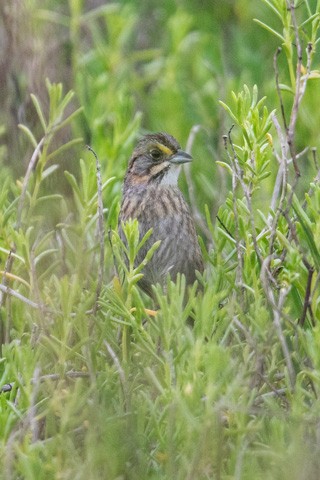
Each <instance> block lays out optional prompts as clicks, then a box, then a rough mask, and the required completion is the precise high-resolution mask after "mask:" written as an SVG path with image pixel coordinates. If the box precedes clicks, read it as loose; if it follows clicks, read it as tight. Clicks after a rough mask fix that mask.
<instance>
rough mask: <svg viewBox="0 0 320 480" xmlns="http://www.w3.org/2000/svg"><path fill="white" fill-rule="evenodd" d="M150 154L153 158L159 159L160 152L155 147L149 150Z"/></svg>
mask: <svg viewBox="0 0 320 480" xmlns="http://www.w3.org/2000/svg"><path fill="white" fill-rule="evenodd" d="M150 155H151V157H152V158H153V160H160V158H161V152H160V150H158V149H157V148H154V149H152V150H150Z"/></svg>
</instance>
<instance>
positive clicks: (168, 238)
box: [118, 132, 203, 297]
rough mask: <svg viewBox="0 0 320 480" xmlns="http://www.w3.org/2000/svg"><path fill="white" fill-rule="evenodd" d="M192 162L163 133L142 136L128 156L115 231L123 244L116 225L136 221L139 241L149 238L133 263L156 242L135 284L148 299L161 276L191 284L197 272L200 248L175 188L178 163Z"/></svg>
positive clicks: (162, 279) (187, 210) (186, 208)
mask: <svg viewBox="0 0 320 480" xmlns="http://www.w3.org/2000/svg"><path fill="white" fill-rule="evenodd" d="M191 161H192V157H191V155H189V154H188V153H186V152H185V151H183V150H182V149H181V147H180V145H179V143H178V142H177V140H176V139H175V138H174V137H172V136H171V135H169V134H168V133H164V132H161V133H154V134H148V135H145V136H143V137H142V138H141V139H140V140H139V141H138V143H137V145H136V147H135V149H134V151H133V153H132V156H131V158H130V161H129V164H128V168H127V172H126V175H125V178H124V183H123V197H122V203H121V208H120V214H119V225H118V230H119V234H120V238H121V239H122V241H123V242H124V243H126V239H125V236H124V233H123V229H122V225H123V224H124V223H125V222H127V221H128V220H130V219H137V220H138V223H139V235H140V240H141V239H142V238H143V236H144V235H145V234H146V233H147V232H148V231H149V229H152V234H151V236H150V237H149V238H148V240H147V241H146V243H145V244H144V245H143V247H142V248H141V249H140V250H139V252H138V253H137V256H136V265H139V264H140V263H141V262H142V261H143V260H144V258H145V256H146V254H147V252H148V250H149V249H150V248H151V246H152V245H153V244H154V243H155V242H156V241H158V240H160V241H161V242H160V246H159V247H158V248H157V250H156V251H155V252H154V254H153V256H152V258H151V259H150V260H149V261H148V263H147V265H146V266H145V267H144V269H143V271H142V273H143V278H142V279H141V280H140V281H139V286H140V287H141V288H142V290H143V291H145V292H146V293H147V294H148V295H149V296H151V297H153V290H152V285H156V284H158V283H159V284H160V285H162V287H164V288H165V286H166V282H167V277H168V275H169V276H170V278H171V280H173V281H175V280H176V278H177V275H178V274H179V273H180V274H183V275H184V276H185V278H186V284H187V285H191V284H193V283H194V281H195V280H196V271H198V272H200V273H202V272H203V258H202V253H201V250H200V246H199V242H198V238H197V234H196V229H195V225H194V221H193V218H192V215H191V211H190V208H189V206H188V204H187V203H186V201H185V199H184V197H183V195H182V193H181V191H180V189H179V187H178V177H179V173H180V169H181V165H182V164H184V163H189V162H191Z"/></svg>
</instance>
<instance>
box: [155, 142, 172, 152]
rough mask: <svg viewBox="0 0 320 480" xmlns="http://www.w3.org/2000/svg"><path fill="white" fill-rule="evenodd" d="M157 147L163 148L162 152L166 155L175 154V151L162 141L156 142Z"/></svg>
mask: <svg viewBox="0 0 320 480" xmlns="http://www.w3.org/2000/svg"><path fill="white" fill-rule="evenodd" d="M156 147H157V148H159V150H161V152H163V153H165V154H166V155H173V151H172V150H171V149H170V148H169V147H166V146H165V145H162V144H161V143H158V142H157V143H156Z"/></svg>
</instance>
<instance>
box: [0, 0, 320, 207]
mask: <svg viewBox="0 0 320 480" xmlns="http://www.w3.org/2000/svg"><path fill="white" fill-rule="evenodd" d="M254 18H263V19H264V21H267V23H269V24H270V25H273V24H275V26H277V18H276V17H275V16H274V15H273V13H272V11H270V9H269V8H267V6H266V5H265V4H264V3H263V2H262V1H261V2H260V1H251V0H226V1H224V2H220V1H218V0H210V1H209V0H207V1H206V0H202V1H199V0H190V1H189V2H183V1H178V0H177V1H174V0H164V1H163V2H161V4H159V2H158V1H153V0H148V1H146V0H144V1H139V2H137V1H134V0H121V1H118V2H108V1H102V0H87V1H84V0H69V1H59V0H58V1H57V0H54V1H53V0H44V1H42V0H41V1H40V0H30V1H28V2H26V1H23V0H11V1H4V2H1V5H0V41H1V45H2V48H1V51H0V109H1V112H2V113H1V120H0V122H1V123H0V134H1V136H0V142H1V150H0V162H1V165H2V167H6V168H7V169H8V172H10V174H12V176H13V177H14V178H17V177H20V176H22V175H23V174H24V172H25V169H26V165H27V163H28V162H29V160H30V156H31V154H32V151H33V147H32V145H30V141H29V139H27V138H26V136H25V135H24V133H23V132H21V130H19V128H18V124H20V123H22V124H25V125H27V126H28V128H30V129H31V130H32V131H33V132H34V134H35V137H36V138H37V139H38V140H39V139H40V138H41V126H40V125H39V120H38V116H37V113H36V111H35V108H34V105H33V103H32V102H31V99H30V93H33V94H35V95H36V96H37V98H38V99H39V101H40V102H41V105H42V108H43V110H44V111H46V109H47V110H48V103H49V101H48V93H47V89H46V85H45V79H46V78H48V79H50V81H51V82H62V84H63V88H64V92H67V91H68V90H70V89H72V90H74V92H75V97H74V100H73V105H71V106H70V107H69V108H70V110H72V108H76V107H79V106H81V107H83V112H82V114H81V116H80V117H78V118H77V119H76V120H75V122H74V123H73V124H72V129H63V130H62V131H61V133H60V134H59V136H60V138H59V141H60V142H61V144H63V143H64V142H66V141H67V140H70V139H71V138H73V137H76V136H80V137H82V138H83V145H84V144H90V145H91V147H92V148H93V149H94V150H95V151H96V153H97V154H98V156H99V158H100V161H101V162H102V163H103V170H104V172H105V174H106V175H107V176H108V175H109V176H110V175H117V177H119V180H120V179H121V178H122V176H123V173H124V170H125V168H126V163H127V160H128V158H129V156H130V152H131V149H132V144H133V141H134V139H135V138H136V136H137V134H138V132H139V133H142V132H144V131H158V130H165V131H168V132H169V133H171V134H172V135H174V136H175V137H176V138H177V139H178V140H179V141H180V143H181V145H182V146H185V144H186V141H187V138H188V136H189V133H190V130H191V129H192V127H193V126H195V125H200V129H199V132H198V133H197V135H196V136H195V139H194V145H193V154H194V157H195V160H196V161H195V162H193V165H192V169H193V173H194V175H193V182H194V184H195V188H196V192H197V197H198V199H199V205H203V204H204V203H207V204H209V205H213V209H214V211H215V212H216V210H217V208H215V207H214V206H218V205H219V203H220V200H221V199H222V198H224V197H225V194H226V191H227V189H228V184H227V180H226V179H225V172H222V171H221V170H220V169H217V167H216V165H215V161H216V160H218V159H223V157H224V156H225V152H224V146H223V141H222V135H223V134H226V133H227V132H228V130H229V128H230V127H231V124H232V122H231V120H230V118H226V115H225V112H224V110H223V109H222V108H221V107H220V106H219V103H218V101H219V100H223V101H226V102H228V100H229V99H230V95H231V91H232V90H234V91H236V92H237V91H238V90H240V89H241V88H242V86H243V84H244V83H246V84H248V86H249V88H250V89H251V87H252V86H253V85H254V84H257V85H258V88H259V94H260V96H263V95H267V97H268V98H267V106H268V107H269V110H272V109H273V108H275V107H277V106H278V105H277V99H276V96H275V95H276V93H275V88H274V75H273V55H274V52H275V50H276V47H277V45H278V43H279V42H278V40H277V39H276V38H275V37H273V36H272V35H270V33H269V32H267V31H266V30H264V29H263V28H261V27H260V26H259V25H258V24H256V23H255V22H254V21H253V19H254ZM280 64H281V59H280ZM306 103H307V102H306ZM318 117H319V114H318V115H315V114H314V115H313V119H312V121H313V122H314V125H313V127H314V129H312V128H309V129H308V135H309V137H311V138H310V143H312V142H313V140H314V139H313V138H312V136H314V137H315V136H316V132H317V125H318V124H319V118H318ZM301 135H302V136H304V135H305V132H301ZM304 144H305V143H304ZM83 145H81V144H80V145H79V149H78V150H77V149H74V151H73V152H70V151H69V152H68V153H67V154H66V153H64V154H63V155H61V158H60V159H59V163H60V164H61V165H62V168H63V169H65V168H67V169H68V170H71V171H76V170H77V168H78V167H77V165H78V160H79V156H81V155H83V152H82V149H83ZM58 179H59V187H60V188H62V189H66V192H67V185H65V183H64V181H63V179H62V184H61V174H59V172H57V174H56V175H53V176H52V177H51V180H50V182H49V183H48V188H49V189H50V188H51V187H52V188H56V185H55V182H56V181H57V180H58ZM181 181H182V188H184V189H186V188H185V186H184V184H183V182H184V180H183V179H182V180H181ZM114 188H115V190H116V192H117V191H119V185H118V186H117V184H116V185H115V187H114ZM114 193H115V192H114Z"/></svg>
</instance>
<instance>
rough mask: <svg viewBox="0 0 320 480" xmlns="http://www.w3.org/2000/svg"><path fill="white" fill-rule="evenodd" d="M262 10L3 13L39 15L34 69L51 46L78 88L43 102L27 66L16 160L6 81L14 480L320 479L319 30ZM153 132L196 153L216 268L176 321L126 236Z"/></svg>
mask: <svg viewBox="0 0 320 480" xmlns="http://www.w3.org/2000/svg"><path fill="white" fill-rule="evenodd" d="M254 3H255V2H254ZM259 3H261V6H262V5H263V6H264V8H263V9H261V12H262V13H261V15H263V16H259V12H260V10H257V9H256V7H255V6H254V5H253V3H252V2H248V1H244V0H242V1H239V2H236V3H235V6H234V7H233V6H230V5H229V4H228V5H227V4H226V5H225V6H224V8H221V9H220V7H219V8H217V9H216V10H215V9H214V8H213V7H212V6H211V4H210V5H209V4H208V5H207V6H206V4H205V3H204V4H203V7H202V9H198V8H197V3H196V2H190V4H188V7H182V6H179V7H176V6H175V5H174V4H173V2H171V1H167V2H164V6H163V8H158V7H157V6H156V5H153V2H143V8H141V10H140V11H139V10H138V8H137V5H136V3H135V2H132V1H127V2H125V1H123V2H119V3H109V4H106V5H100V6H98V7H96V8H93V7H92V8H91V9H90V8H88V9H85V8H84V6H83V5H82V3H81V2H79V1H77V0H76V1H72V2H68V5H67V6H66V5H64V4H63V2H61V3H58V5H56V4H54V3H53V2H50V1H47V2H45V3H44V4H41V8H40V6H39V5H38V2H33V3H32V4H31V3H30V4H28V5H25V6H24V9H23V12H21V11H20V10H19V9H17V6H18V2H12V4H11V6H8V7H7V8H6V9H5V8H4V7H1V13H2V16H3V18H4V20H5V21H6V20H8V19H9V18H10V19H14V20H15V22H14V23H7V22H5V23H4V24H3V25H5V26H6V27H5V28H4V26H3V25H2V27H1V28H2V30H3V33H4V34H7V35H9V33H11V34H12V35H13V36H14V35H17V32H16V33H14V28H13V26H14V25H15V26H16V25H20V28H26V27H24V23H23V21H22V18H21V15H22V14H24V15H26V18H29V19H30V18H32V21H31V20H30V22H31V23H30V25H29V26H28V29H26V30H25V32H26V33H27V32H29V30H31V31H33V32H34V35H35V36H34V37H32V36H30V35H29V36H28V35H25V38H26V40H25V41H26V44H25V45H24V48H22V46H21V47H20V48H21V50H20V52H21V55H23V54H24V52H25V48H26V47H27V46H29V47H30V51H32V52H33V53H35V51H36V50H35V47H36V44H37V42H40V43H41V41H42V42H43V41H44V39H45V38H46V35H47V38H46V41H47V43H48V45H51V46H52V48H53V49H58V51H59V52H60V54H62V53H64V55H59V57H55V58H52V62H53V63H54V64H56V63H57V65H59V68H60V70H59V69H58V70H54V74H52V75H53V76H54V77H59V75H60V73H59V72H60V71H61V76H63V77H64V78H63V80H64V86H63V85H62V84H61V83H60V81H61V80H62V79H61V78H60V79H59V78H54V79H51V81H49V80H47V81H46V82H45V81H44V76H43V82H42V84H41V87H39V91H38V90H37V88H35V89H34V91H33V92H32V93H33V95H32V96H31V97H29V96H28V95H27V94H26V90H27V89H26V86H25V84H24V81H25V78H23V75H22V74H19V72H18V70H17V68H16V62H17V60H18V58H17V57H14V58H11V57H10V58H9V57H8V68H9V71H10V72H11V73H12V75H13V77H12V78H16V80H17V88H18V89H19V92H21V94H22V96H23V97H24V98H25V99H27V98H28V100H25V101H24V103H21V105H20V110H21V109H24V110H25V113H26V115H24V118H25V120H26V121H23V122H20V123H21V125H20V135H19V142H16V143H15V144H14V142H13V140H12V131H11V127H12V125H15V126H14V128H15V129H16V124H17V123H18V122H16V120H17V118H16V117H15V116H14V115H13V116H12V114H13V112H14V111H15V110H14V106H15V102H14V101H13V100H14V99H13V95H12V93H10V88H11V87H10V82H9V81H7V83H6V82H5V83H4V89H6V93H7V94H8V96H7V98H8V101H7V103H6V105H5V104H4V103H3V101H2V106H3V108H4V116H3V118H2V120H1V122H2V127H1V130H0V133H1V135H2V138H3V147H2V148H1V149H0V159H1V160H0V161H1V169H0V183H1V185H2V188H1V191H0V270H1V284H0V286H1V289H0V321H1V322H0V326H1V330H0V337H1V360H0V387H1V394H0V458H1V474H0V476H1V478H4V479H17V478H19V479H20V478H21V479H30V480H34V479H42V478H43V479H51V478H52V479H56V478H60V479H69V478H76V479H88V478H90V479H97V478H106V479H142V478H148V479H159V478H163V479H164V478H166V479H181V480H182V479H183V480H184V479H190V480H191V479H192V480H193V479H211V478H212V479H227V478H230V479H231V478H233V479H248V480H250V479H253V478H254V479H263V480H265V479H270V480H271V479H272V480H274V479H279V480H280V479H281V480H283V479H290V480H292V479H297V480H298V479H299V480H302V479H307V478H308V479H315V480H316V479H317V478H318V472H319V467H320V465H319V453H320V445H319V438H320V437H319V435H320V430H319V428H320V423H319V418H320V403H319V394H320V374H319V371H320V353H319V351H320V350H319V342H320V330H319V324H318V322H319V318H320V311H319V271H320V270H319V269H320V252H319V244H320V238H319V236H320V224H319V208H320V207H319V205H320V187H319V183H318V180H319V177H318V175H319V167H318V156H317V147H318V142H319V140H318V125H319V111H318V110H317V109H316V108H315V103H316V101H315V98H316V97H315V95H316V93H317V92H318V91H319V84H318V82H319V55H318V52H317V45H318V33H319V32H318V27H319V21H320V12H319V5H318V4H317V5H315V2H308V1H305V2H301V3H300V4H299V6H298V5H296V6H294V5H293V3H292V2H285V1H284V0H274V1H272V2H271V1H267V0H265V1H264V2H259ZM295 7H296V8H295ZM243 8H244V10H243ZM242 11H246V12H247V16H245V15H241V14H240V12H242ZM213 12H216V13H215V15H213ZM248 12H251V13H250V14H251V15H252V16H259V18H258V22H257V23H254V22H252V19H251V18H249V13H248ZM217 19H218V20H219V21H218V20H217ZM213 26H214V27H215V28H214V29H213V28H212V27H213ZM261 26H262V27H263V29H260V27H261ZM46 27H48V28H47V29H46ZM49 27H50V28H49ZM142 27H143V28H142ZM224 28H225V29H228V31H231V32H232V35H231V36H230V37H228V38H229V39H228V42H229V45H228V48H229V50H228V53H227V52H226V43H225V42H226V32H225V30H224ZM58 32H59V35H57V34H58ZM22 33H23V32H22V31H21V32H19V38H20V36H21V34H22ZM250 34H251V35H253V36H254V39H255V40H256V42H254V43H255V44H256V45H260V46H262V45H263V51H264V52H266V56H265V57H264V58H263V61H262V59H260V65H259V62H257V60H256V55H257V52H256V51H254V52H253V50H251V51H252V55H251V56H250V55H249V54H248V52H250V49H252V40H251V41H250V42H248V37H250ZM9 36H10V35H9ZM239 38H240V39H241V41H240V42H239V41H238V40H239ZM53 39H54V40H55V42H53V43H52V40H53ZM28 42H30V43H29V44H28ZM268 42H269V43H268ZM215 47H216V48H215ZM268 47H269V48H268ZM277 47H281V50H277ZM7 48H8V51H9V50H10V46H9V45H8V46H7ZM190 51H192V52H193V54H192V55H190ZM232 52H233V53H234V55H235V56H234V60H233V63H232V62H231V61H230V58H231V57H230V54H231V53H232ZM49 57H50V56H49V55H48V56H47V57H46V56H45V55H44V54H42V56H41V57H40V58H38V62H37V64H36V65H35V66H36V67H37V69H36V70H35V72H34V77H33V78H35V77H36V75H37V74H38V73H40V72H43V69H44V70H46V69H45V66H46V64H47V62H49ZM61 57H62V58H61ZM238 58H239V59H241V58H242V59H243V58H246V59H247V60H246V68H245V69H244V71H243V72H242V74H241V75H240V76H239V75H238V68H239V66H238V64H237V59H238ZM21 61H22V60H21ZM230 62H231V63H230ZM9 63H10V65H9ZM23 65H24V67H25V68H26V72H28V75H29V76H30V75H31V71H30V64H29V63H28V58H24V63H23ZM51 67H52V65H51ZM266 71H267V72H268V76H267V78H266V77H265V75H264V72H266ZM49 72H51V68H50V69H49ZM40 76H41V75H40ZM49 76H50V77H51V75H49ZM244 79H245V80H246V83H247V84H246V85H243V83H244V82H243V80H244ZM254 82H257V83H258V86H254ZM29 83H30V82H29ZM30 84H31V83H30ZM32 85H36V84H35V83H34V82H32ZM247 85H248V86H247ZM68 88H69V89H70V91H68ZM264 95H266V98H265V97H264ZM15 100H16V99H15ZM218 100H221V106H222V107H221V106H219V105H218ZM10 102H11V107H12V108H11V109H10V108H9V106H10ZM20 113H21V112H20ZM13 117H14V118H13ZM28 119H29V120H28ZM198 125H200V126H199V127H198ZM12 128H13V127H12ZM148 129H151V130H154V129H157V130H158V129H166V130H168V131H170V133H172V134H173V135H175V136H177V137H178V138H179V140H180V141H181V143H182V144H187V145H188V149H189V150H192V153H193V156H194V159H195V160H194V162H193V165H192V166H191V171H187V172H185V173H183V174H182V176H181V188H182V189H183V191H184V193H185V195H186V197H187V199H188V200H189V201H191V202H192V209H193V212H194V215H195V218H196V219H197V226H198V228H199V235H200V242H201V247H202V250H203V255H204V258H205V262H206V269H205V272H204V274H203V276H199V278H198V280H197V282H198V283H199V284H201V285H202V287H203V292H202V293H199V292H198V293H197V289H196V285H195V286H194V287H193V288H191V289H190V291H189V294H188V302H187V304H185V302H184V298H185V281H184V278H178V281H177V283H176V284H173V283H171V282H170V281H169V282H168V286H167V292H166V294H164V292H162V291H161V289H160V287H155V290H154V292H155V297H156V298H157V305H158V311H157V313H156V314H154V312H153V309H154V308H155V305H154V304H153V303H152V301H151V300H150V299H149V298H147V297H146V296H145V295H144V294H143V293H142V292H141V291H140V290H139V288H138V287H137V282H138V280H139V278H140V276H141V266H138V267H136V266H135V265H134V261H133V260H134V257H135V255H136V253H137V250H138V249H139V248H140V247H141V244H140V240H139V237H138V228H137V224H136V222H132V223H130V224H128V225H127V226H126V227H125V232H126V235H127V238H128V243H129V246H128V249H129V250H128V252H127V253H128V257H129V259H130V261H129V266H128V265H127V264H126V263H124V262H123V260H122V259H123V250H124V248H125V247H124V245H123V244H122V243H121V241H120V239H119V236H118V235H117V232H116V227H117V215H118V210H119V200H120V195H121V182H122V178H123V174H124V171H125V168H126V164H127V159H128V157H129V156H130V153H131V150H132V147H133V144H134V141H135V139H136V138H137V136H138V135H139V133H141V132H144V131H145V130H148ZM15 131H16V130H15ZM188 136H189V140H188ZM22 139H24V140H22ZM86 145H89V147H90V148H89V150H88V149H86V148H85V146H86ZM11 152H15V153H14V155H12V154H11ZM18 152H20V154H19V155H20V157H19V155H18ZM26 158H27V162H26V165H25V166H24V167H23V160H25V159H26ZM19 171H20V172H21V171H24V173H23V174H22V175H21V177H17V176H16V175H17V172H19ZM102 217H104V223H103V224H102V223H101V220H102ZM154 248H156V246H154ZM152 253H153V251H150V252H149V254H148V255H149V256H151V255H152ZM101 273H103V285H101ZM101 287H102V288H101ZM190 316H191V317H192V318H193V321H194V324H193V326H192V327H191V326H190V322H188V318H189V317H190Z"/></svg>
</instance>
